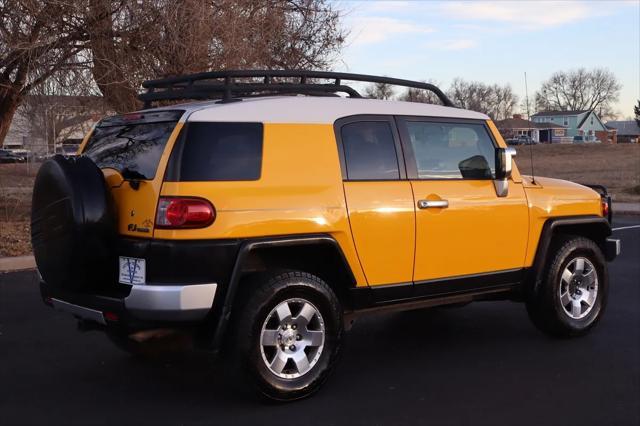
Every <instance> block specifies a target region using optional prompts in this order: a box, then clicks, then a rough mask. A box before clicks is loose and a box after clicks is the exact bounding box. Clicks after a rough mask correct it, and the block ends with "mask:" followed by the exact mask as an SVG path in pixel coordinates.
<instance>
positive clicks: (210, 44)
mask: <svg viewBox="0 0 640 426" xmlns="http://www.w3.org/2000/svg"><path fill="white" fill-rule="evenodd" d="M89 3H90V9H89V10H90V12H89V16H90V17H98V18H97V19H96V20H95V21H94V22H93V24H92V25H91V26H90V37H91V54H92V58H93V63H94V67H93V77H94V79H95V81H96V83H97V84H98V87H99V88H100V90H101V92H102V93H103V94H104V96H105V98H106V99H107V102H108V103H109V104H110V105H111V106H112V107H113V108H114V109H115V110H117V111H126V110H132V109H135V108H137V107H138V106H139V103H138V100H137V96H136V95H137V91H138V88H139V86H140V83H141V82H142V80H145V79H148V78H154V77H162V76H171V75H179V74H184V73H190V72H199V71H207V70H210V69H231V68H243V69H247V68H269V69H273V68H302V69H311V68H314V69H325V68H326V67H328V66H329V65H330V64H331V63H332V61H333V60H334V59H335V55H336V54H337V53H338V52H339V50H340V48H341V46H342V44H343V43H344V39H345V33H344V31H343V30H342V29H341V28H340V26H339V22H340V13H339V12H338V11H336V10H335V9H334V8H333V6H332V5H331V4H329V3H328V2H327V1H326V0H266V1H261V2H255V1H251V0H214V1H211V2H202V1H199V0H177V1H172V0H146V1H145V0H143V1H140V2H127V4H126V5H125V7H122V8H121V9H120V10H119V12H118V13H117V14H116V19H109V18H108V15H109V13H108V12H109V10H110V9H112V8H113V4H112V3H113V1H112V0H89Z"/></svg>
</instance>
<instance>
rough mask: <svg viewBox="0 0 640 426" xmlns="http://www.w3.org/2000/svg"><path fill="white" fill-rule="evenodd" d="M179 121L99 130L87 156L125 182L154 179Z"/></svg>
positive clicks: (87, 151) (99, 127) (125, 125)
mask: <svg viewBox="0 0 640 426" xmlns="http://www.w3.org/2000/svg"><path fill="white" fill-rule="evenodd" d="M175 126H176V122H175V121H171V122H160V123H158V122H156V123H135V122H134V123H131V124H124V125H115V126H106V127H101V126H98V127H96V128H95V129H94V131H93V133H92V135H91V138H90V139H89V142H88V143H87V148H86V149H85V150H84V152H83V154H84V155H86V156H88V157H89V158H91V159H92V160H93V161H94V162H95V163H96V164H97V165H98V167H100V168H105V167H109V168H112V169H116V170H118V171H119V172H120V173H122V175H123V176H124V177H125V178H134V179H153V178H154V176H155V174H156V169H157V168H158V163H159V162H160V157H161V156H162V152H163V151H164V147H165V145H166V144H167V140H168V139H169V136H170V135H171V132H172V131H173V129H174V127H175Z"/></svg>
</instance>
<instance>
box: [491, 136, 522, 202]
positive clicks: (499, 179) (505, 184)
mask: <svg viewBox="0 0 640 426" xmlns="http://www.w3.org/2000/svg"><path fill="white" fill-rule="evenodd" d="M516 155H517V152H516V150H515V148H512V147H509V148H496V177H495V179H494V181H493V183H494V186H495V188H496V195H497V196H498V197H506V196H507V195H508V194H509V178H510V177H511V169H512V164H513V161H512V160H513V157H515V156H516Z"/></svg>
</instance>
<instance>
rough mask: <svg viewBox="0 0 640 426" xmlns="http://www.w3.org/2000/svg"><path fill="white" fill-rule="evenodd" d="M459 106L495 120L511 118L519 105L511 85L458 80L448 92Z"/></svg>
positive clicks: (455, 80) (454, 81)
mask: <svg viewBox="0 0 640 426" xmlns="http://www.w3.org/2000/svg"><path fill="white" fill-rule="evenodd" d="M447 94H448V96H449V98H451V100H452V102H453V103H454V104H456V105H457V106H459V107H461V108H465V109H470V110H473V111H479V112H483V113H485V114H487V115H488V116H489V117H491V118H492V119H494V120H504V119H506V118H509V117H511V115H512V114H513V111H514V110H515V108H516V105H517V104H518V96H517V95H516V94H515V93H514V92H513V90H512V89H511V86H510V85H504V86H500V85H498V84H493V85H488V84H484V83H481V82H477V81H465V80H462V79H461V78H456V79H454V80H453V83H451V87H450V88H449V90H448V91H447Z"/></svg>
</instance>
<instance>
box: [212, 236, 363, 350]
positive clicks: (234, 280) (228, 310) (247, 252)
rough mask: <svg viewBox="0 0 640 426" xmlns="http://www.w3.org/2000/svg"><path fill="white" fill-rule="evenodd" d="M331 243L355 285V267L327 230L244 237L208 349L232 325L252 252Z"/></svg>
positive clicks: (219, 308) (217, 343) (215, 348)
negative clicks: (240, 288)
mask: <svg viewBox="0 0 640 426" xmlns="http://www.w3.org/2000/svg"><path fill="white" fill-rule="evenodd" d="M321 245H324V246H328V247H331V249H332V250H336V252H337V253H338V254H339V258H340V260H341V262H343V263H344V267H345V270H346V271H347V272H348V274H349V275H350V279H351V282H352V283H353V285H355V282H356V280H355V277H354V275H353V271H352V270H351V267H350V265H349V262H348V261H347V258H346V257H345V255H344V253H343V251H342V249H341V248H340V244H338V242H337V241H336V240H335V238H333V237H332V236H330V235H328V234H303V235H290V236H282V237H265V238H257V239H250V240H247V241H244V242H243V243H242V244H241V246H240V249H239V251H238V255H237V257H236V261H235V264H234V266H233V270H232V272H231V277H230V279H229V284H228V285H227V286H226V288H225V291H224V293H223V294H222V295H221V297H222V299H223V300H222V302H221V303H220V304H219V305H218V309H217V312H214V315H213V317H214V321H215V322H214V332H213V336H210V338H209V339H208V340H209V342H208V345H207V346H209V349H210V350H212V351H213V352H218V350H219V348H220V346H221V343H222V340H223V339H224V336H225V333H226V331H227V328H228V326H229V320H230V319H231V314H232V308H233V302H234V300H235V296H236V293H237V291H238V288H239V284H240V281H241V279H242V275H243V266H244V265H245V263H246V261H247V260H248V258H249V256H251V254H252V253H253V252H255V251H257V250H261V249H268V248H282V247H309V246H321Z"/></svg>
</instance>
